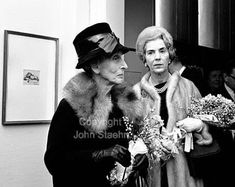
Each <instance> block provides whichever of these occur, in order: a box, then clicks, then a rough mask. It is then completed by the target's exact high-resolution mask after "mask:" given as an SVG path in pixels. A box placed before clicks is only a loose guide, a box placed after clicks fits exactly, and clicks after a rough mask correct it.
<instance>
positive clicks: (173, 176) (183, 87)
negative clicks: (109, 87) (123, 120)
mask: <svg viewBox="0 0 235 187" xmlns="http://www.w3.org/2000/svg"><path fill="white" fill-rule="evenodd" d="M149 78H150V72H148V73H147V74H145V75H144V76H143V78H142V79H141V81H140V82H139V83H137V84H136V85H135V86H134V90H135V91H136V92H137V95H138V97H139V98H140V99H141V100H142V102H143V103H144V106H145V109H144V110H145V111H146V113H148V112H149V111H150V110H151V109H152V108H155V111H156V112H157V114H159V112H160V107H161V106H160V103H161V98H160V96H159V94H158V93H157V91H156V89H155V87H154V86H152V85H151V84H150V83H149ZM192 97H195V98H200V97H201V95H200V93H199V91H198V89H197V88H196V86H195V85H194V84H193V83H192V82H191V81H190V80H188V79H185V78H183V77H181V76H180V75H179V73H178V72H175V73H173V74H172V75H171V77H170V79H169V84H168V89H167V93H166V106H167V111H168V116H169V117H168V121H167V122H166V129H167V131H168V132H171V131H172V130H173V128H174V127H175V125H176V122H177V121H178V120H182V119H184V118H186V117H187V109H188V107H189V104H190V100H191V98H192ZM166 168H167V178H168V186H169V187H201V186H203V182H202V180H201V179H195V178H194V177H192V176H191V175H190V172H189V167H188V163H187V158H186V155H185V153H184V152H183V151H180V153H179V154H177V155H176V157H175V158H173V159H171V160H169V161H168V162H167V163H166ZM160 186H161V167H160V163H156V164H155V166H153V168H152V169H151V172H150V187H160Z"/></svg>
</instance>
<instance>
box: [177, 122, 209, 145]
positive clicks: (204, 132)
mask: <svg viewBox="0 0 235 187" xmlns="http://www.w3.org/2000/svg"><path fill="white" fill-rule="evenodd" d="M176 126H177V127H181V128H183V129H185V130H186V131H187V132H194V137H196V138H197V140H196V143H197V144H199V145H209V144H211V143H212V141H213V138H212V136H211V134H210V133H209V131H208V126H207V125H206V124H205V123H204V122H203V121H202V120H200V119H195V118H185V119H183V120H180V121H178V122H177V123H176Z"/></svg>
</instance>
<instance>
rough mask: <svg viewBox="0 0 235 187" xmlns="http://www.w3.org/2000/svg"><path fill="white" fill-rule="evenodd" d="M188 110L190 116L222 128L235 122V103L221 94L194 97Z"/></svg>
mask: <svg viewBox="0 0 235 187" xmlns="http://www.w3.org/2000/svg"><path fill="white" fill-rule="evenodd" d="M188 111H189V112H188V115H189V116H190V117H194V118H199V119H201V120H202V121H204V122H207V123H208V124H210V125H214V126H217V127H220V128H229V127H230V126H231V125H232V124H234V123H235V103H234V102H233V101H232V100H229V99H226V98H224V97H223V96H222V95H220V94H218V95H217V96H214V95H211V94H208V95H207V96H205V97H203V98H201V99H196V98H192V101H191V105H190V107H189V110H188Z"/></svg>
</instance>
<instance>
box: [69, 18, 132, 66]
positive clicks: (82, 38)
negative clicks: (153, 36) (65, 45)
mask: <svg viewBox="0 0 235 187" xmlns="http://www.w3.org/2000/svg"><path fill="white" fill-rule="evenodd" d="M73 45H74V47H75V50H76V52H77V55H78V63H77V66H76V68H77V69H80V68H82V67H83V65H84V64H85V63H86V62H88V61H89V60H91V59H92V58H95V57H97V56H100V55H104V54H113V53H115V52H122V54H125V53H127V52H128V51H135V49H133V48H128V47H125V46H123V45H121V44H120V43H119V39H118V38H117V37H116V36H115V34H114V33H113V32H112V30H111V28H110V26H109V24H108V23H97V24H95V25H92V26H90V27H87V28H86V29H84V30H83V31H81V32H80V33H79V34H78V35H77V36H76V37H75V39H74V41H73Z"/></svg>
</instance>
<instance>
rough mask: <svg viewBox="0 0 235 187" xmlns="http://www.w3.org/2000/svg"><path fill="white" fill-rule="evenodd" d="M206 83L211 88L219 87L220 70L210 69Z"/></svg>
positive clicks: (220, 79) (220, 80)
mask: <svg viewBox="0 0 235 187" xmlns="http://www.w3.org/2000/svg"><path fill="white" fill-rule="evenodd" d="M208 84H209V86H210V88H211V89H219V88H220V87H221V86H222V85H223V77H222V72H221V70H212V71H211V72H210V73H209V76H208Z"/></svg>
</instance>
